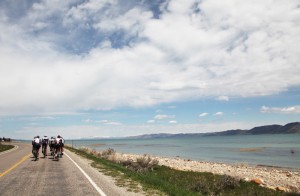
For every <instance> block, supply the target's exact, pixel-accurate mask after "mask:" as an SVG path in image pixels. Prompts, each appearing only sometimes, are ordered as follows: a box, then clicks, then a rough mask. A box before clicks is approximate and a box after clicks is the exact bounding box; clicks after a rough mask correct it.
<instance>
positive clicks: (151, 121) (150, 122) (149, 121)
mask: <svg viewBox="0 0 300 196" xmlns="http://www.w3.org/2000/svg"><path fill="white" fill-rule="evenodd" d="M147 123H148V124H152V123H155V120H153V119H152V120H148V121H147Z"/></svg>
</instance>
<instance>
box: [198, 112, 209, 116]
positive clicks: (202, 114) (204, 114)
mask: <svg viewBox="0 0 300 196" xmlns="http://www.w3.org/2000/svg"><path fill="white" fill-rule="evenodd" d="M207 115H208V113H206V112H204V113H201V114H199V117H204V116H207Z"/></svg>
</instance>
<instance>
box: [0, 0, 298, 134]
mask: <svg viewBox="0 0 300 196" xmlns="http://www.w3.org/2000/svg"><path fill="white" fill-rule="evenodd" d="M0 29H1V30H0V137H3V136H4V137H11V138H18V139H31V138H33V137H34V136H35V135H40V136H42V135H47V136H55V135H58V134H60V135H62V136H63V137H64V138H66V139H78V138H92V137H123V136H133V135H141V134H151V133H203V132H215V131H225V130H229V129H251V128H253V127H255V126H261V125H269V124H280V125H285V124H287V123H290V122H296V121H297V122H299V121H300V64H299V63H300V36H299V35H300V0H289V1H282V0H264V1H261V0H251V1H240V0H224V1H219V0H156V1H150V0H131V1H123V0H64V1H61V0H23V1H19V0H2V1H0Z"/></svg>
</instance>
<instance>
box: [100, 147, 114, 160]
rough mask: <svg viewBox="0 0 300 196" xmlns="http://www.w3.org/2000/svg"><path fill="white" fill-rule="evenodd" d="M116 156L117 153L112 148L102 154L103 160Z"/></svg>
mask: <svg viewBox="0 0 300 196" xmlns="http://www.w3.org/2000/svg"><path fill="white" fill-rule="evenodd" d="M115 154H116V151H115V150H114V149H112V148H109V149H107V150H104V151H102V152H101V158H104V159H109V157H111V156H113V155H115Z"/></svg>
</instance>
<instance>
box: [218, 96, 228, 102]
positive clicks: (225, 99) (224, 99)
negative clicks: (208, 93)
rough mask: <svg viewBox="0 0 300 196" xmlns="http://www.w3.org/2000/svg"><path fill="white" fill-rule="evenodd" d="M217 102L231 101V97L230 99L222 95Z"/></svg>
mask: <svg viewBox="0 0 300 196" xmlns="http://www.w3.org/2000/svg"><path fill="white" fill-rule="evenodd" d="M217 100H219V101H229V97H228V96H224V95H222V96H219V97H218V98H217Z"/></svg>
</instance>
